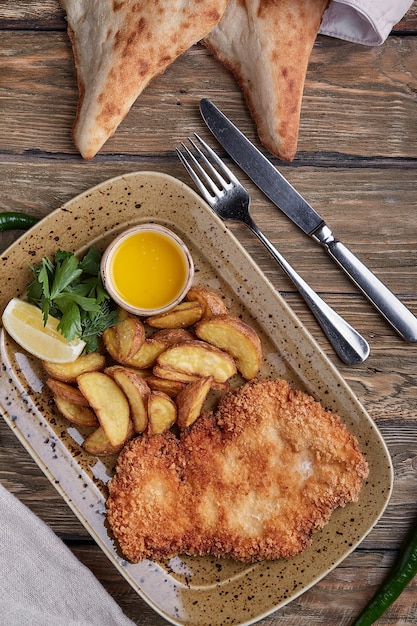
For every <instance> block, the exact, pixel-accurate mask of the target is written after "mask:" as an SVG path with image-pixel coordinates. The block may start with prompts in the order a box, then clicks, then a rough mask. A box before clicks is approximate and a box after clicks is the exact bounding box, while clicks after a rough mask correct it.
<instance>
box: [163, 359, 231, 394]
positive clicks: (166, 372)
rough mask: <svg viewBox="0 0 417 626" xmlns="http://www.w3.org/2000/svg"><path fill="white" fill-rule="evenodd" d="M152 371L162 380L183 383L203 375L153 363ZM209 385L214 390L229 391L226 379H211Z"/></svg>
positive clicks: (191, 381)
mask: <svg viewBox="0 0 417 626" xmlns="http://www.w3.org/2000/svg"><path fill="white" fill-rule="evenodd" d="M153 373H154V376H155V377H157V378H161V379H162V380H165V379H166V380H167V381H172V382H173V383H180V384H183V385H188V384H189V383H194V382H196V381H198V380H200V378H203V376H200V375H199V374H187V373H186V372H180V371H178V370H176V369H174V368H172V367H167V366H165V365H155V366H154V368H153ZM211 386H212V388H213V389H214V390H215V391H223V392H225V391H230V383H229V381H228V380H225V381H224V382H219V381H217V380H213V382H212V384H211ZM168 395H170V394H168Z"/></svg>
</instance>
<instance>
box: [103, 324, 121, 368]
mask: <svg viewBox="0 0 417 626" xmlns="http://www.w3.org/2000/svg"><path fill="white" fill-rule="evenodd" d="M102 338H103V343H104V347H105V348H106V350H107V352H108V353H109V354H110V356H111V357H112V358H113V359H114V360H115V361H117V360H118V355H119V343H118V341H117V333H116V328H115V326H110V327H109V328H106V330H105V331H104V332H103V334H102Z"/></svg>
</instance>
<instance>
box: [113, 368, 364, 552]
mask: <svg viewBox="0 0 417 626" xmlns="http://www.w3.org/2000/svg"><path fill="white" fill-rule="evenodd" d="M367 474H368V467H367V463H366V461H365V459H364V457H363V456H362V454H361V452H360V450H359V447H358V444H357V441H356V439H355V437H354V436H353V435H352V434H350V433H349V431H348V430H347V428H346V427H345V426H344V424H343V423H342V422H341V420H340V419H339V417H338V416H336V415H334V414H332V413H331V412H329V411H326V410H325V409H324V408H323V407H322V406H321V405H320V404H319V403H318V402H316V401H315V400H314V399H313V398H312V397H310V396H308V395H306V394H305V393H303V392H301V391H293V390H292V389H291V388H290V386H289V384H288V383H287V382H286V381H284V380H275V381H272V380H271V381H269V380H268V381H267V380H263V381H251V382H249V383H247V384H245V385H244V386H243V387H241V388H240V389H239V390H238V391H237V392H234V393H230V394H228V395H226V396H224V397H223V399H222V400H221V401H220V403H219V406H218V409H217V410H216V411H215V412H214V413H210V414H208V415H206V416H204V417H202V418H200V419H198V420H197V421H196V422H195V423H194V424H193V425H192V426H191V427H190V428H189V429H186V430H184V431H183V432H182V433H181V435H180V437H179V438H177V437H176V436H175V435H174V434H172V433H170V432H168V433H165V434H163V435H156V436H153V437H150V436H139V437H137V438H136V439H134V440H133V441H131V442H130V443H129V444H128V445H127V446H126V447H125V449H124V450H123V452H122V453H121V454H120V457H119V460H118V466H117V471H116V475H115V477H114V478H113V479H112V481H111V482H110V484H109V498H108V502H107V510H108V520H109V523H110V526H111V528H112V530H113V533H114V535H115V537H116V538H117V540H118V542H119V545H120V548H121V550H122V552H123V554H124V555H125V557H126V558H127V559H129V560H130V561H132V562H137V561H139V560H141V559H144V558H149V559H153V560H158V559H163V558H167V557H171V556H174V555H177V554H188V555H204V554H210V555H214V556H216V557H231V558H234V559H236V560H239V561H248V562H250V561H257V560H263V559H277V558H281V557H291V556H294V555H295V554H297V553H299V552H301V551H302V550H304V549H305V548H306V547H307V546H308V545H310V543H311V541H312V534H313V532H314V531H316V530H318V529H320V528H322V527H323V526H324V525H325V524H326V523H327V522H328V520H329V518H330V515H331V513H332V511H333V510H334V509H335V508H336V507H338V506H344V505H345V504H346V503H348V502H355V501H356V500H357V499H358V496H359V492H360V489H361V486H362V484H363V481H364V479H365V478H366V476H367Z"/></svg>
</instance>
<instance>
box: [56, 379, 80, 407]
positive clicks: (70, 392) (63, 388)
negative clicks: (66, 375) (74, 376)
mask: <svg viewBox="0 0 417 626" xmlns="http://www.w3.org/2000/svg"><path fill="white" fill-rule="evenodd" d="M46 384H47V385H48V387H49V389H50V390H51V391H52V393H53V394H54V396H55V397H57V398H63V399H64V400H67V401H68V402H72V403H73V404H80V405H81V406H88V405H89V402H88V400H87V398H86V397H85V396H84V394H82V393H81V391H80V390H79V389H78V388H77V387H75V385H70V384H69V383H63V382H62V381H61V380H55V379H54V378H48V380H47V381H46Z"/></svg>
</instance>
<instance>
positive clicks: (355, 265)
mask: <svg viewBox="0 0 417 626" xmlns="http://www.w3.org/2000/svg"><path fill="white" fill-rule="evenodd" d="M314 237H315V238H316V239H317V240H318V241H320V243H321V244H323V245H324V247H325V248H326V250H327V252H328V253H329V255H330V256H331V257H332V259H334V261H336V263H337V264H338V265H339V267H341V268H342V270H344V272H346V274H347V275H348V276H349V278H350V279H351V280H352V281H353V282H354V283H355V285H356V286H357V287H359V289H360V290H361V291H362V293H363V294H364V295H365V296H366V297H367V298H368V300H369V301H370V302H371V303H372V304H373V305H374V306H375V308H376V309H377V310H378V311H379V312H380V313H381V314H382V315H383V316H384V317H385V319H386V320H387V322H388V323H389V324H391V326H392V327H393V328H394V329H395V330H396V331H397V333H398V334H399V335H400V336H401V337H402V338H403V339H404V340H405V341H408V342H409V343H416V342H417V318H416V317H415V316H414V315H413V313H412V312H411V311H410V310H409V309H408V308H407V307H406V306H405V305H404V304H403V303H402V302H401V301H400V300H399V299H398V298H397V296H395V295H394V294H393V293H392V291H390V290H389V289H388V287H386V286H385V285H384V283H383V282H381V281H380V280H379V278H377V277H376V276H375V274H373V273H372V272H371V270H370V269H368V268H367V267H366V265H364V264H363V263H362V261H360V260H359V259H358V258H357V257H356V256H355V255H354V254H353V252H351V251H350V250H349V249H348V248H347V247H346V246H345V245H344V244H343V243H342V242H341V241H339V240H338V239H335V237H334V236H333V234H332V232H331V231H330V229H329V228H328V227H327V226H324V227H322V228H321V229H320V231H318V232H316V233H315V234H314Z"/></svg>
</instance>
